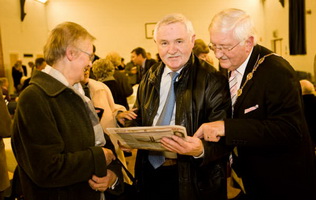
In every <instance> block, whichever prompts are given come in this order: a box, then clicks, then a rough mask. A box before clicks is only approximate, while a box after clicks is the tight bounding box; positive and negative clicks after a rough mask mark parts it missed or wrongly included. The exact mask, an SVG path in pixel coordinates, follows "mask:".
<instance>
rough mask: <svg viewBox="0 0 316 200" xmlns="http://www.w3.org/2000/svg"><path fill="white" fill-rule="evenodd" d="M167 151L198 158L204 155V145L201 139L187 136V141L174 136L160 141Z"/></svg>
mask: <svg viewBox="0 0 316 200" xmlns="http://www.w3.org/2000/svg"><path fill="white" fill-rule="evenodd" d="M160 142H161V143H162V145H163V147H165V148H166V149H167V150H169V151H172V152H176V153H178V154H182V155H189V156H195V157H198V156H200V155H201V154H202V153H203V150H204V147H203V143H202V141H201V140H200V139H199V138H196V137H190V136H187V137H186V138H185V139H183V138H181V137H178V136H175V135H173V136H172V137H171V138H168V137H164V138H162V139H161V141H160Z"/></svg>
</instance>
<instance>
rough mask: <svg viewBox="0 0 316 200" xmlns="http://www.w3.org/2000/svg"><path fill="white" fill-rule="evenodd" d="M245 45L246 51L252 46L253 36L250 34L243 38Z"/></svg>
mask: <svg viewBox="0 0 316 200" xmlns="http://www.w3.org/2000/svg"><path fill="white" fill-rule="evenodd" d="M245 46H246V49H247V50H248V51H251V49H252V47H253V46H254V37H253V36H250V37H249V38H248V39H247V40H245Z"/></svg>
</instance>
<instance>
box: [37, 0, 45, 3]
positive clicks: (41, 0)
mask: <svg viewBox="0 0 316 200" xmlns="http://www.w3.org/2000/svg"><path fill="white" fill-rule="evenodd" d="M35 1H38V2H41V3H46V2H47V0H35Z"/></svg>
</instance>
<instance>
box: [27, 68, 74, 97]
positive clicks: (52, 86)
mask: <svg viewBox="0 0 316 200" xmlns="http://www.w3.org/2000/svg"><path fill="white" fill-rule="evenodd" d="M32 84H34V85H36V86H38V87H39V88H41V89H42V90H43V91H44V92H45V93H46V94H47V95H48V96H52V97H53V96H57V95H58V94H60V93H61V92H62V91H64V90H65V89H67V88H68V87H67V86H65V85H64V84H62V83H61V82H59V81H58V80H56V79H55V78H53V77H51V76H50V75H48V74H46V73H44V72H41V71H38V70H35V71H34V73H33V75H32V78H31V81H30V85H32Z"/></svg>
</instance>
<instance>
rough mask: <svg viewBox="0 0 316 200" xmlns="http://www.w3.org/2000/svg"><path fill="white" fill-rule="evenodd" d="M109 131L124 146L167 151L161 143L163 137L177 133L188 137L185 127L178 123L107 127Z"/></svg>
mask: <svg viewBox="0 0 316 200" xmlns="http://www.w3.org/2000/svg"><path fill="white" fill-rule="evenodd" d="M107 132H108V134H110V136H112V137H114V138H115V139H116V140H118V141H119V142H120V144H121V145H122V146H123V147H127V148H131V149H146V150H153V151H167V150H166V149H165V148H164V147H163V146H162V145H161V144H160V140H161V139H162V138H163V137H171V136H172V135H177V136H179V137H182V138H186V136H187V132H186V129H185V127H183V126H178V125H174V126H142V127H130V128H107Z"/></svg>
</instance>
